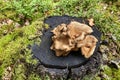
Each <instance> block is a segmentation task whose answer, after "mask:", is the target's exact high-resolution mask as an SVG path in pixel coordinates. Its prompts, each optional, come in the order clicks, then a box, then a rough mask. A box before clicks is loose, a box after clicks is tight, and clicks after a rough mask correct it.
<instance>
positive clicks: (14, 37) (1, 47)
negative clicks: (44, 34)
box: [0, 20, 43, 75]
mask: <svg viewBox="0 0 120 80" xmlns="http://www.w3.org/2000/svg"><path fill="white" fill-rule="evenodd" d="M42 27H43V23H42V21H40V20H38V21H35V22H33V23H32V24H31V25H29V26H25V27H23V28H18V29H15V30H14V31H13V32H12V33H9V34H7V35H5V36H3V37H2V38H1V39H0V60H2V61H3V64H2V66H0V70H1V71H0V75H1V73H2V72H3V71H4V69H5V68H6V67H7V66H9V65H11V64H14V63H15V61H16V60H17V59H20V55H21V50H23V49H25V48H26V47H27V45H28V44H31V43H33V41H34V40H30V39H29V36H31V35H34V36H35V35H36V33H37V32H38V31H39V30H40V29H41V28H42ZM27 53H28V52H27ZM30 57H31V56H28V55H27V56H26V59H27V62H29V60H30V59H29V58H30ZM33 62H35V61H34V60H33Z"/></svg>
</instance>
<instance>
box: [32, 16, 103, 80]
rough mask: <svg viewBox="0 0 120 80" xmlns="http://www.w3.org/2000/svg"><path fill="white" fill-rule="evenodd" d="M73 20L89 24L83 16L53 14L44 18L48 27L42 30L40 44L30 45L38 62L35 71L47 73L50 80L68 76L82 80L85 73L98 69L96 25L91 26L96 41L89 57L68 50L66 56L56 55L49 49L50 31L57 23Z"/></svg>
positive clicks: (98, 54) (98, 32) (99, 59)
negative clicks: (68, 52) (92, 52)
mask: <svg viewBox="0 0 120 80" xmlns="http://www.w3.org/2000/svg"><path fill="white" fill-rule="evenodd" d="M73 20H74V21H78V22H80V23H85V24H87V25H89V24H88V21H87V20H85V19H84V18H77V17H70V16H53V17H48V18H47V19H45V21H44V23H46V24H48V25H49V26H50V28H49V29H48V30H44V31H43V35H42V37H41V43H40V45H33V46H32V53H33V56H34V57H35V58H37V59H38V60H39V62H40V64H39V66H38V67H37V71H38V72H39V74H40V75H42V76H43V78H44V77H45V76H46V75H48V76H49V77H50V78H51V80H59V79H63V80H67V79H69V78H71V79H72V80H83V79H84V78H85V76H86V75H89V74H91V73H92V74H95V73H96V72H97V71H98V70H99V66H100V64H101V62H102V58H101V53H100V52H99V51H98V48H99V46H100V37H101V32H100V31H99V30H98V29H97V27H96V26H92V29H93V33H92V34H91V35H93V36H95V37H96V38H97V39H98V42H97V46H96V49H95V51H94V54H93V55H92V56H91V57H90V58H89V59H86V58H84V56H82V55H81V53H80V52H70V54H69V55H68V56H66V57H57V56H55V52H54V51H52V50H51V49H50V46H51V44H52V39H51V38H52V35H53V34H52V33H51V32H50V31H51V30H53V29H54V28H55V27H56V26H57V25H60V24H62V23H65V24H69V23H70V22H71V21H73ZM89 26H90V25H89Z"/></svg>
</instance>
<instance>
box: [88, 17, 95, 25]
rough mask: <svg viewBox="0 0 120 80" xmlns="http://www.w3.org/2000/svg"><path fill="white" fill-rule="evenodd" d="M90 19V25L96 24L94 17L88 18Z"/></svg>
mask: <svg viewBox="0 0 120 80" xmlns="http://www.w3.org/2000/svg"><path fill="white" fill-rule="evenodd" d="M88 21H89V25H90V26H93V25H95V24H94V19H93V18H90V19H88Z"/></svg>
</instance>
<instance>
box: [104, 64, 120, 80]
mask: <svg viewBox="0 0 120 80" xmlns="http://www.w3.org/2000/svg"><path fill="white" fill-rule="evenodd" d="M104 73H105V74H106V75H107V76H108V77H109V78H110V80H119V79H120V75H119V74H120V69H118V70H117V69H115V68H110V67H108V66H104Z"/></svg>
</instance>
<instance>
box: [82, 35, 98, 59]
mask: <svg viewBox="0 0 120 80" xmlns="http://www.w3.org/2000/svg"><path fill="white" fill-rule="evenodd" d="M83 42H84V45H82V47H81V51H82V54H83V55H84V56H85V58H89V57H90V56H91V55H92V54H93V52H94V50H95V48H96V43H97V42H98V40H97V39H96V38H95V37H94V36H92V35H87V36H86V38H85V40H84V41H83Z"/></svg>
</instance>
